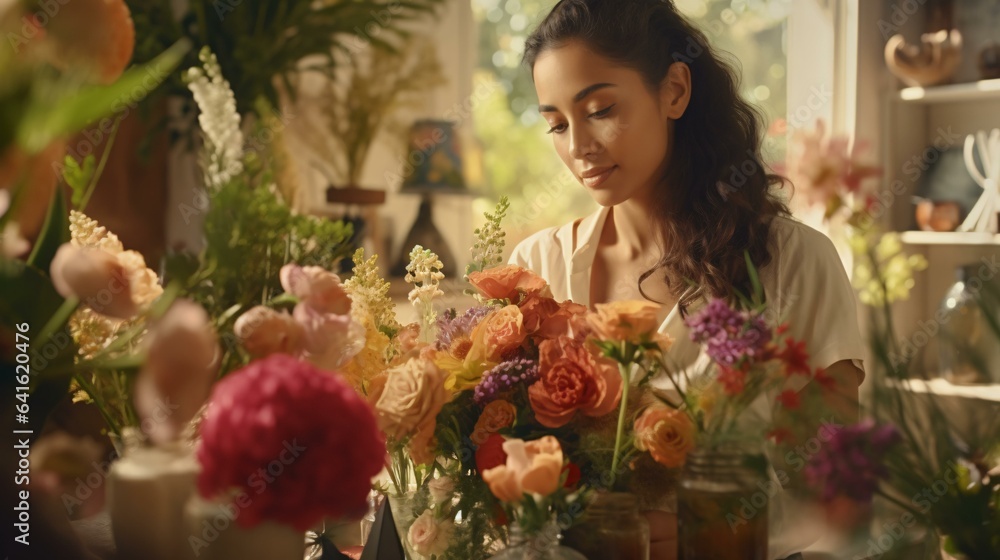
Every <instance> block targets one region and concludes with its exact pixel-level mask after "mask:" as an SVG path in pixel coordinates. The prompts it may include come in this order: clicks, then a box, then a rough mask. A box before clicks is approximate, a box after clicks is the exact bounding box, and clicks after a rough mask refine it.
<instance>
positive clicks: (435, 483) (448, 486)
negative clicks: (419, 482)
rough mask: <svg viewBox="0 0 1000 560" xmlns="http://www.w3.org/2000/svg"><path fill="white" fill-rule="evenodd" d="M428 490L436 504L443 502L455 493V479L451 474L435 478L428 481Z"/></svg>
mask: <svg viewBox="0 0 1000 560" xmlns="http://www.w3.org/2000/svg"><path fill="white" fill-rule="evenodd" d="M427 490H428V491H430V494H431V501H432V502H434V504H435V505H439V504H443V503H445V502H447V501H449V500H451V498H452V497H453V496H454V495H455V481H454V480H452V478H451V477H450V476H442V477H440V478H435V479H434V480H431V481H430V482H428V483H427Z"/></svg>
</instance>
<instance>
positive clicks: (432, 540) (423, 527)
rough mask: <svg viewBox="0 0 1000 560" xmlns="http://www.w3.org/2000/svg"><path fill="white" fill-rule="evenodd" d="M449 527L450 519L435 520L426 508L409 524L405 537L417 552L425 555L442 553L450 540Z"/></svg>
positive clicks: (446, 548)
mask: <svg viewBox="0 0 1000 560" xmlns="http://www.w3.org/2000/svg"><path fill="white" fill-rule="evenodd" d="M451 528H452V522H451V521H448V520H442V521H437V520H435V519H434V514H433V513H432V512H431V510H427V511H425V512H423V513H421V514H420V517H418V518H417V519H416V521H414V522H413V525H410V530H409V531H408V532H407V533H406V538H407V539H408V540H409V541H410V546H412V547H413V550H414V551H415V552H416V553H418V554H423V555H426V556H431V555H433V554H444V551H445V550H448V543H449V542H450V541H451Z"/></svg>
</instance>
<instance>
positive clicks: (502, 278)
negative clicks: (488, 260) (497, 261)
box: [469, 264, 552, 304]
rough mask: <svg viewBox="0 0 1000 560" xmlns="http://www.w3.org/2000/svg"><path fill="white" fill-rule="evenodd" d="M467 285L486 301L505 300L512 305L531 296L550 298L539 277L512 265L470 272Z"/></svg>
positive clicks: (544, 284) (545, 286) (546, 286)
mask: <svg viewBox="0 0 1000 560" xmlns="http://www.w3.org/2000/svg"><path fill="white" fill-rule="evenodd" d="M469 283H471V284H472V285H473V286H474V287H475V288H476V289H477V290H479V293H480V294H482V295H484V296H486V297H487V298H488V299H506V300H509V301H510V302H511V303H514V304H517V303H520V302H521V300H522V299H524V297H525V296H528V295H531V294H539V295H542V296H546V297H551V296H552V292H551V291H550V290H549V285H548V284H546V283H545V280H543V279H542V277H541V276H538V275H537V274H535V273H534V272H532V271H530V270H528V269H526V268H521V267H519V266H517V265H513V264H508V265H504V266H498V267H494V268H490V269H487V270H483V271H479V272H472V273H470V274H469Z"/></svg>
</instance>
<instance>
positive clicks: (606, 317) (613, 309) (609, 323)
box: [587, 300, 660, 342]
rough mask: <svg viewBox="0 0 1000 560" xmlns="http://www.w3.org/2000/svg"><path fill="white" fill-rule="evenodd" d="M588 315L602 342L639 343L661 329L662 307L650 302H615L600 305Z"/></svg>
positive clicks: (595, 332)
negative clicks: (641, 339)
mask: <svg viewBox="0 0 1000 560" xmlns="http://www.w3.org/2000/svg"><path fill="white" fill-rule="evenodd" d="M594 307H595V309H596V310H595V311H594V312H593V313H590V314H588V315H587V322H588V323H589V324H590V326H591V327H592V328H593V329H594V335H595V336H596V337H597V338H598V339H600V340H614V341H630V342H638V341H639V339H640V338H642V337H643V335H652V334H653V333H655V332H656V330H657V329H658V327H659V318H658V312H659V309H660V305H659V304H657V303H653V302H650V301H637V300H631V301H613V302H610V303H599V304H597V305H596V306H594Z"/></svg>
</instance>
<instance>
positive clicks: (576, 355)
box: [528, 337, 622, 428]
mask: <svg viewBox="0 0 1000 560" xmlns="http://www.w3.org/2000/svg"><path fill="white" fill-rule="evenodd" d="M621 394H622V377H621V374H619V373H618V365H617V364H615V362H613V361H612V360H609V359H607V358H604V357H602V356H598V355H596V354H594V353H593V352H591V351H590V350H588V349H587V348H586V347H585V346H584V345H583V344H582V343H581V342H579V341H577V340H575V339H571V338H569V337H560V338H558V339H555V340H546V341H543V342H542V344H541V346H540V347H539V379H538V381H536V382H535V383H534V384H532V385H531V387H528V399H529V400H530V401H531V408H532V409H533V410H534V411H535V418H536V419H537V420H538V422H539V423H540V424H541V425H543V426H545V427H548V428H558V427H560V426H564V425H565V424H566V423H567V422H569V421H570V420H572V419H573V415H574V414H575V413H576V411H578V410H579V411H580V412H581V413H583V414H585V415H587V416H603V415H605V414H608V413H610V412H612V411H613V410H615V409H616V407H617V406H618V401H619V399H621Z"/></svg>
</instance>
